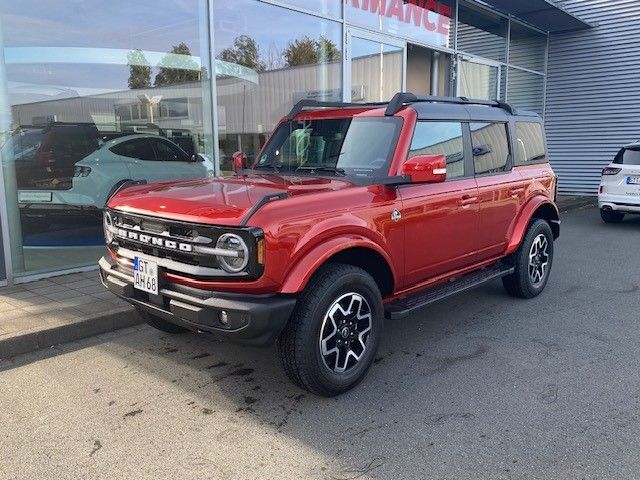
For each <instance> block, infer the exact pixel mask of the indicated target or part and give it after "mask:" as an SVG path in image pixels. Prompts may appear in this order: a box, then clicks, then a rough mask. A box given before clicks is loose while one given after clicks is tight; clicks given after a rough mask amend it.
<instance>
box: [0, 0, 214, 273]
mask: <svg viewBox="0 0 640 480" xmlns="http://www.w3.org/2000/svg"><path fill="white" fill-rule="evenodd" d="M96 12H100V15H96ZM207 18H208V15H207V12H206V8H205V7H204V4H203V3H202V2H197V1H196V0H186V1H185V0H160V1H157V0H153V1H152V0H143V1H139V2H134V3H131V4H129V5H128V6H127V14H126V15H125V16H123V14H122V10H121V8H115V7H111V6H109V5H105V4H104V2H98V1H97V0H87V1H83V2H80V3H77V2H76V3H73V5H72V4H66V3H63V4H60V3H59V2H40V1H37V0H24V1H21V2H3V3H2V4H1V6H0V19H1V21H2V24H1V31H2V39H3V42H2V43H3V45H2V46H3V49H2V50H3V51H2V53H3V57H4V62H5V71H6V82H7V85H8V99H9V102H10V105H11V126H10V132H9V135H8V137H9V138H8V140H7V141H6V142H5V143H4V145H2V149H1V151H0V152H1V155H2V162H3V168H4V172H5V187H6V192H7V199H6V200H7V208H8V210H9V217H10V218H9V219H8V220H9V223H10V231H11V235H12V251H13V253H14V258H13V265H14V269H15V272H14V273H15V274H17V275H21V274H24V273H36V272H44V271H50V270H60V269H68V268H73V267H77V266H81V265H87V264H94V263H95V262H96V260H97V258H98V257H99V255H100V254H101V253H102V250H103V248H104V247H103V245H104V240H103V237H102V227H101V219H102V212H101V210H102V209H103V208H104V206H105V203H106V201H107V199H108V197H109V196H110V195H111V194H112V193H113V192H114V191H115V190H116V189H117V188H118V187H119V186H120V185H122V183H123V182H125V181H128V180H146V181H149V182H151V181H158V180H168V179H174V178H191V177H201V176H206V175H209V174H211V173H212V171H213V164H212V162H211V160H210V159H211V158H213V156H212V155H211V154H212V152H213V148H212V147H213V145H212V142H211V138H212V132H211V131H210V125H211V121H210V119H209V114H208V112H209V111H210V110H211V107H210V97H209V93H208V89H207V88H206V82H207V78H208V76H209V73H208V72H209V71H210V70H211V69H210V66H209V65H208V63H207V61H206V59H207V58H208V49H209V46H208V43H207V40H206V39H207V30H206V19H207ZM202 59H205V60H202ZM207 105H209V106H208V107H207ZM196 152H202V153H204V154H206V155H205V157H203V158H202V160H201V159H200V158H199V157H196V160H197V161H192V155H193V154H194V153H196Z"/></svg>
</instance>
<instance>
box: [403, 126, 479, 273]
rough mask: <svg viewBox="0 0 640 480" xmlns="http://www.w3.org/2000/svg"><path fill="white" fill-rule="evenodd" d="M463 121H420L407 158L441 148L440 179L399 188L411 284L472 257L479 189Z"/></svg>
mask: <svg viewBox="0 0 640 480" xmlns="http://www.w3.org/2000/svg"><path fill="white" fill-rule="evenodd" d="M469 150H470V144H469V138H468V129H467V126H466V123H464V122H460V121H419V122H417V124H416V129H415V132H414V136H413V140H412V144H411V149H410V152H409V158H411V157H412V156H414V155H420V154H444V155H445V156H446V157H447V179H446V181H445V182H443V183H435V184H415V185H406V186H403V187H401V188H400V189H399V191H400V194H401V196H402V204H403V208H402V215H403V219H404V221H405V238H406V250H405V251H406V254H405V258H406V260H405V275H406V278H407V284H409V285H415V284H419V283H423V282H425V281H427V280H431V279H433V278H435V277H437V276H439V275H443V274H445V273H448V272H451V271H454V270H457V269H460V268H464V267H466V266H469V265H470V264H472V263H473V258H474V255H475V253H476V250H477V248H478V244H477V241H478V189H477V186H476V181H475V178H474V176H473V169H472V167H471V161H470V160H471V159H470V152H469Z"/></svg>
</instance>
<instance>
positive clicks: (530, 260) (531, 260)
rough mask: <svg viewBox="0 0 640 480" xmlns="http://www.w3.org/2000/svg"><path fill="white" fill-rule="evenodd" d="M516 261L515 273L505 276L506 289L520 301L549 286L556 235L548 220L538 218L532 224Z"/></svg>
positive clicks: (515, 255)
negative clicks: (554, 236)
mask: <svg viewBox="0 0 640 480" xmlns="http://www.w3.org/2000/svg"><path fill="white" fill-rule="evenodd" d="M513 260H514V266H515V271H514V272H513V273H512V274H511V275H507V276H505V277H502V284H503V285H504V288H505V290H506V291H507V292H508V293H509V294H510V295H513V296H514V297H520V298H532V297H535V296H536V295H538V294H540V292H542V290H544V287H545V286H546V285H547V281H548V280H549V273H550V272H551V264H552V263H553V232H552V231H551V227H550V226H549V223H547V221H546V220H542V219H536V220H534V221H533V222H532V223H531V224H530V225H529V228H528V229H527V233H526V234H525V236H524V239H523V241H522V244H521V245H520V248H518V250H517V251H516V253H515V254H514V257H513Z"/></svg>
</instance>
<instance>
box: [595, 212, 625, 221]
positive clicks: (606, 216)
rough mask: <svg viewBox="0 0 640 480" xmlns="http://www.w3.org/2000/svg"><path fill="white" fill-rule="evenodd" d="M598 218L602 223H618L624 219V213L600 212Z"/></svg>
mask: <svg viewBox="0 0 640 480" xmlns="http://www.w3.org/2000/svg"><path fill="white" fill-rule="evenodd" d="M600 218H602V221H603V222H604V223H620V222H621V221H622V219H623V218H624V213H621V212H616V211H615V210H602V209H601V210H600Z"/></svg>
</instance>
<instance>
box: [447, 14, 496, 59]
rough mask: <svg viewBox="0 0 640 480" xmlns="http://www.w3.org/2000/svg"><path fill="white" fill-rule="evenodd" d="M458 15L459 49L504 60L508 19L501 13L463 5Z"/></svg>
mask: <svg viewBox="0 0 640 480" xmlns="http://www.w3.org/2000/svg"><path fill="white" fill-rule="evenodd" d="M458 15H459V20H458V50H460V51H462V52H465V53H470V54H473V55H478V56H480V57H484V58H489V59H491V60H497V61H499V62H504V61H505V59H506V51H507V24H508V21H507V20H506V19H505V18H503V17H500V16H499V15H496V14H493V13H489V12H486V11H484V10H481V9H479V8H475V7H471V6H463V5H460V7H459V9H458Z"/></svg>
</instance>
